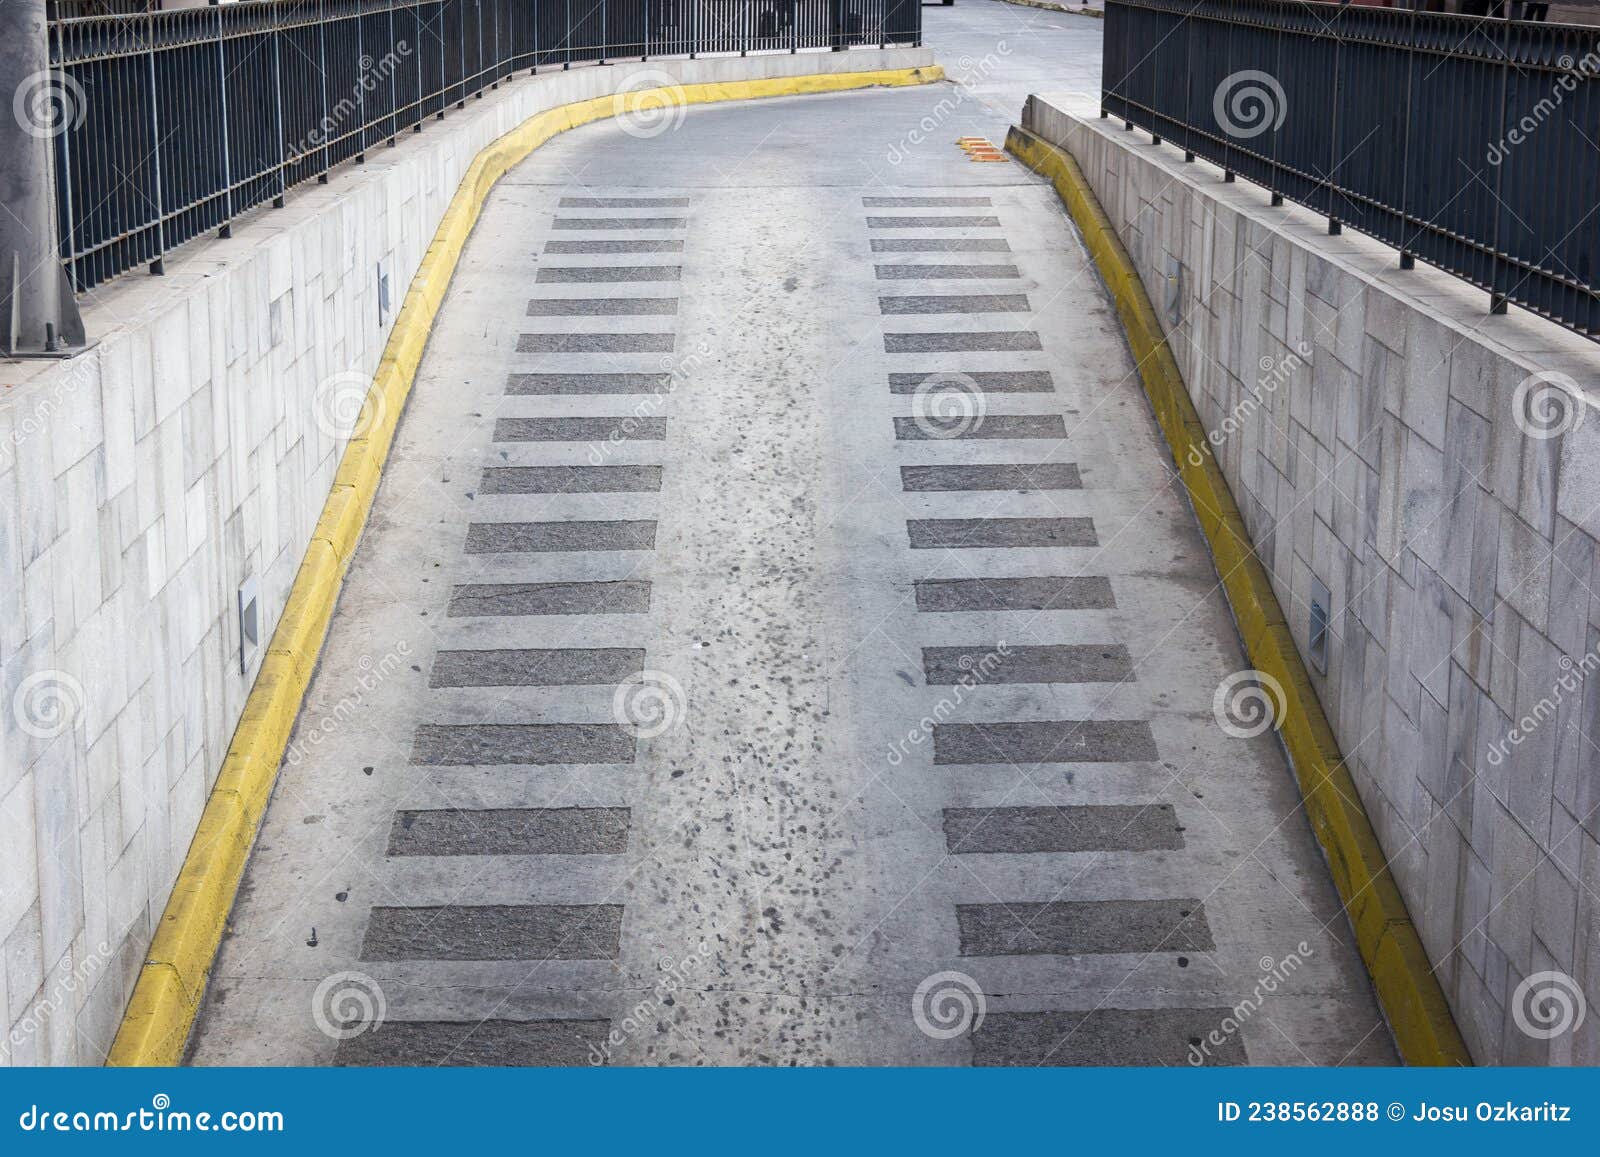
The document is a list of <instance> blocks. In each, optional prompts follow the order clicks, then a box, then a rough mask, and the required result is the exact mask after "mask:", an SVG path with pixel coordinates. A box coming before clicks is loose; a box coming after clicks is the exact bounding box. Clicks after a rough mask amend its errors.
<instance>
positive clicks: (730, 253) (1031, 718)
mask: <svg viewBox="0 0 1600 1157" xmlns="http://www.w3.org/2000/svg"><path fill="white" fill-rule="evenodd" d="M926 15H927V18H928V24H929V33H928V38H929V41H930V43H933V44H934V45H935V46H936V47H939V48H941V52H943V47H944V43H945V41H947V42H948V43H950V44H951V45H952V47H954V46H955V45H956V43H957V41H959V42H960V43H962V44H967V45H970V47H969V48H968V49H967V50H966V55H968V56H970V57H971V58H972V60H973V61H974V67H975V68H976V67H977V62H981V61H982V60H983V59H985V58H986V56H988V55H990V54H992V53H997V52H998V51H999V49H998V47H994V48H990V47H987V46H988V45H995V46H998V45H999V44H1000V43H1001V42H1002V41H1006V39H1007V37H1008V36H1010V35H1012V31H1011V30H1013V29H1020V28H1022V27H1023V26H1024V25H1026V24H1027V23H1028V22H1030V21H1035V20H1040V19H1044V20H1046V21H1054V22H1056V23H1059V24H1063V25H1067V26H1069V27H1068V28H1066V29H1065V30H1064V31H1063V32H1061V33H1056V32H1053V31H1050V30H1046V32H1044V33H1041V35H1040V38H1039V39H1038V40H1037V41H1028V42H1027V44H1026V45H1025V46H1014V47H1012V48H1011V49H1009V50H1008V52H1007V53H1006V54H1005V55H1004V56H1002V57H1001V58H1000V64H999V66H998V67H999V68H1000V69H1017V70H1034V71H1036V72H1038V73H1040V74H1043V73H1045V72H1047V71H1050V70H1051V69H1053V68H1054V64H1053V62H1052V59H1051V58H1049V57H1048V56H1047V55H1046V52H1045V50H1046V49H1048V48H1050V47H1051V46H1052V45H1053V44H1054V43H1055V42H1054V41H1051V40H1049V39H1048V37H1049V36H1056V35H1061V36H1065V37H1068V38H1077V37H1078V36H1080V29H1079V27H1078V26H1079V25H1080V24H1081V25H1084V26H1085V28H1084V29H1083V30H1082V32H1081V35H1088V34H1090V33H1092V34H1093V35H1094V36H1095V37H1096V38H1097V37H1098V26H1097V25H1094V24H1092V23H1091V22H1089V21H1085V20H1082V19H1081V18H1078V17H1069V16H1056V15H1053V14H1048V13H1043V12H1039V11H1037V10H1032V9H1023V8H1014V7H1009V6H1004V5H999V4H982V5H968V6H964V7H963V6H958V7H957V8H956V9H953V10H947V9H938V8H929V9H927V10H926ZM947 18H949V20H950V27H949V28H948V29H947V28H946V27H945V26H944V25H943V24H942V21H944V20H945V19H947ZM941 38H945V41H942V40H941ZM980 49H981V51H980ZM946 64H947V67H948V68H950V70H951V72H952V73H953V74H956V75H962V74H964V73H965V74H967V75H972V73H973V70H972V69H967V70H963V69H962V68H960V67H959V66H954V67H952V63H951V62H950V61H948V60H947V61H946ZM1009 75H1011V74H1010V73H1009V72H1007V73H1002V72H1000V71H995V72H994V73H992V76H993V77H994V79H990V77H991V74H989V73H984V74H982V75H980V76H978V77H977V78H976V79H974V80H973V82H972V83H973V88H971V89H968V90H961V89H958V88H956V87H953V86H950V85H939V86H932V87H929V88H925V89H916V90H904V91H892V92H891V91H882V92H867V93H860V94H849V95H838V96H827V97H808V98H797V99H793V100H782V101H770V102H762V103H752V104H746V105H736V106H726V107H713V108H703V109H695V110H691V111H689V112H688V113H687V114H686V115H683V116H681V117H680V116H677V115H675V114H669V115H668V116H667V117H666V119H664V120H650V119H648V118H646V119H641V120H636V121H617V122H604V123H601V124H597V125H594V126H591V127H588V128H585V129H582V130H578V131H576V132H573V133H571V134H568V135H566V136H563V137H561V138H558V139H557V140H555V141H553V142H551V143H550V144H549V145H547V146H545V147H544V148H542V149H540V150H539V151H538V152H537V153H536V154H535V155H534V156H533V157H532V158H531V159H530V160H529V161H527V162H526V163H525V164H523V165H522V166H521V167H519V168H518V169H517V170H515V171H514V172H513V173H511V174H510V175H508V177H507V178H506V179H505V180H504V181H503V182H502V184H501V186H500V187H499V188H498V189H497V191H496V192H495V194H494V195H493V197H492V198H491V200H490V203H489V205H488V207H487V209H486V211H485V213H484V216H483V219H482V221H481V223H480V225H479V227H478V230H477V232H476V234H475V236H474V238H473V240H472V242H471V244H470V246H469V248H468V251H467V253H466V255H465V258H464V260H463V262H462V265H461V268H460V269H459V271H458V272H457V274H456V278H455V282H454V284H453V285H452V288H451V290H450V293H449V297H448V300H447V302H446V305H445V308H444V310H443V312H442V315H441V319H440V323H439V325H438V327H437V328H436V330H435V333H434V336H433V338H432V342H431V345H430V348H429V352H428V356H427V359H426V361H425V364H424V367H423V371H422V374H421V375H420V377H419V380H418V383H417V387H416V390H415V393H414V395H413V399H412V402H411V405H410V408H409V410H408V412H407V414H406V416H405V419H404V423H403V425H402V427H401V432H400V436H399V439H398V441H397V444H396V451H395V454H394V457H393V458H392V460H391V463H390V466H389V468H388V473H387V475H386V477H385V480H384V483H383V487H382V490H381V492H380V495H379V498H378V503H377V507H376V509H375V512H374V516H373V519H372V522H371V524H370V526H369V528H368V531H367V535H366V539H365V541H364V543H363V546H362V551H361V554H360V555H359V557H358V559H357V562H356V564H355V566H354V567H353V568H352V571H351V575H350V579H349V582H348V585H347V587H346V592H345V595H344V597H343V599H342V601H341V604H340V607H339V611H338V613H337V616H336V619H335V622H334V625H333V630H332V633H331V636H330V638H329V641H328V645H327V648H326V650H325V653H324V657H323V661H322V664H321V668H320V670H319V673H318V675H317V678H316V680H315V682H314V684H313V688H312V692H311V696H310V699H309V700H308V702H307V705H306V708H305V711H304V713H303V715H302V718H301V721H300V724H299V726H298V728H297V733H296V736H295V739H294V741H293V744H292V747H291V759H290V761H289V763H288V765H287V766H286V767H285V769H284V771H283V774H282V777H281V780H280V783H279V786H278V790H277V793H276V796H275V798H274V801H273V804H272V807H271V809H270V811H269V813H268V816H267V820H266V823H265V825H264V828H263V832H262V835H261V838H260V841H259V844H258V847H257V849H256V851H255V854H254V856H253V859H252V863H251V866H250V869H249V872H248V873H247V876H246V881H245V886H244V888H243V890H242V891H241V895H240V898H239V901H238V903H237V905H236V909H235V912H234V916H233V920H232V923H231V928H230V933H229V935H228V937H227V939H226V941H225V944H224V949H223V952H222V955H221V958H220V960H219V964H218V968H217V971H216V973H215V975H214V977H213V981H212V985H211V989H210V992H209V994H208V999H207V1004H206V1009H205V1013H204V1015H203V1017H202V1019H201V1022H200V1025H199V1028H198V1030H197V1035H196V1039H195V1042H194V1046H193V1049H192V1059H193V1061H194V1062H195V1063H201V1064H327V1063H349V1064H377V1063H410V1064H435V1063H438V1064H466V1063H497V1064H543V1063H558V1064H584V1063H612V1064H888V1063H895V1064H1096V1063H1103V1064H1130V1063H1152V1064H1185V1063H1234V1064H1237V1063H1244V1062H1247V1061H1248V1062H1251V1063H1258V1064H1278V1063H1285V1064H1303V1063H1328V1064H1333V1063H1371V1062H1381V1061H1390V1060H1392V1059H1393V1053H1392V1048H1391V1045H1390V1041H1389V1037H1388V1033H1387V1029H1386V1028H1385V1027H1384V1025H1383V1022H1382V1020H1381V1017H1380V1016H1379V1014H1378V1012H1377V1010H1376V1007H1375V1005H1374V1002H1373V1000H1372V997H1371V994H1370V991H1369V987H1368V982H1367V980H1366V976H1365V973H1364V972H1363V970H1362V967H1361V964H1360V961H1359V960H1358V959H1357V957H1356V956H1355V954H1354V952H1353V950H1352V949H1351V947H1350V944H1351V937H1350V933H1349V929H1348V927H1347V926H1346V924H1345V921H1344V917H1343V915H1342V913H1341V911H1340V909H1339V907H1338V905H1337V902H1336V900H1335V897H1334V892H1333V888H1332V886H1331V884H1330V882H1329V880H1328V878H1327V873H1326V869H1325V867H1324V865H1323V864H1322V862H1321V860H1320V857H1319V853H1318V850H1317V848H1316V845H1315V843H1314V841H1313V839H1312V836H1311V833H1310V831H1309V830H1308V829H1307V827H1306V825H1305V822H1304V819H1303V817H1302V816H1301V814H1300V812H1299V810H1298V806H1297V805H1298V802H1299V801H1298V793H1297V791H1296V788H1295V786H1294V783H1293V781H1292V778H1291V776H1290V774H1289V771H1288V769H1287V767H1286V766H1285V762H1284V758H1283V756H1282V754H1281V752H1280V750H1279V748H1278V747H1277V745H1276V744H1275V742H1274V741H1273V739H1272V735H1271V732H1270V730H1267V731H1266V732H1265V733H1264V734H1256V735H1253V736H1250V735H1246V734H1245V733H1246V732H1248V731H1250V730H1253V728H1251V727H1250V726H1249V721H1248V720H1245V721H1244V724H1243V725H1241V724H1240V721H1239V720H1237V719H1233V718H1224V719H1223V720H1222V722H1221V723H1219V719H1218V716H1217V714H1216V713H1215V711H1214V705H1215V702H1216V700H1217V690H1218V688H1219V686H1223V685H1225V684H1226V683H1228V681H1229V680H1230V677H1232V676H1234V674H1235V673H1236V672H1238V671H1240V669H1241V668H1243V667H1244V666H1245V664H1244V661H1243V658H1242V655H1241V652H1240V648H1239V644H1238V641H1237V639H1236V637H1235V635H1234V633H1233V629H1232V624H1231V621H1230V619H1229V617H1228V612H1227V608H1226V605H1225V603H1224V602H1223V599H1222V597H1221V594H1220V593H1219V591H1218V590H1217V588H1216V583H1215V575H1214V573H1213V571H1212V569H1211V565H1210V562H1209V559H1208V556H1207V554H1206V551H1205V547H1204V543H1203V540H1202V539H1201V536H1200V534H1199V532H1198V529H1197V528H1196V526H1195V524H1194V521H1193V517H1192V514H1191V513H1190V511H1189V510H1188V508H1187V506H1186V505H1185V503H1184V501H1183V499H1182V493H1181V489H1180V488H1177V487H1175V486H1174V484H1173V480H1172V479H1171V477H1170V471H1169V469H1168V467H1167V463H1166V459H1165V451H1164V448H1163V445H1162V443H1161V440H1160V438H1159V435H1158V433H1157V431H1156V428H1155V426H1154V423H1153V421H1152V419H1151V417H1150V415H1149V413H1148V410H1147V408H1146V406H1145V403H1144V400H1143V397H1142V394H1141V392H1140V389H1139V385H1138V383H1137V381H1136V380H1135V379H1134V378H1133V377H1132V376H1131V371H1132V366H1131V364H1130V361H1129V358H1128V355H1127V352H1126V349H1125V347H1124V345H1123V342H1122V338H1121V336H1120V332H1119V329H1118V323H1117V320H1116V318H1115V316H1114V315H1113V313H1112V312H1111V310H1110V308H1109V305H1108V302H1107V300H1106V298H1105V297H1104V295H1103V292H1102V290H1101V288H1100V286H1099V284H1098V282H1097V281H1096V280H1095V278H1094V275H1093V272H1092V270H1091V269H1090V267H1089V265H1088V262H1087V258H1086V256H1085V254H1084V252H1083V250H1082V247H1081V245H1080V244H1079V242H1078V240H1077V238H1076V236H1075V235H1074V232H1073V230H1072V227H1071V225H1070V223H1069V222H1068V221H1067V220H1066V219H1065V217H1064V215H1063V214H1062V212H1061V209H1060V206H1059V204H1058V203H1057V202H1056V200H1055V196H1054V193H1053V192H1052V191H1051V190H1050V189H1049V187H1048V186H1046V185H1044V184H1043V183H1042V182H1040V181H1038V180H1037V179H1035V178H1033V177H1032V176H1031V175H1030V174H1028V173H1026V172H1025V171H1023V170H1022V169H1021V168H1020V167H1019V166H1017V165H1015V164H1012V163H1010V162H1008V161H1004V160H1001V161H982V160H974V159H971V157H970V156H969V154H968V152H965V151H963V150H962V149H961V148H958V147H957V144H956V140H957V138H963V137H982V138H987V139H988V140H991V141H993V142H995V143H998V142H1000V141H1001V140H1002V139H1003V136H1004V133H1005V129H1006V126H1007V124H1008V122H1009V119H1010V118H1011V116H1013V115H1014V112H1015V105H1016V104H1019V103H1020V97H1019V98H1018V99H1017V100H1016V101H1015V102H1013V103H1012V104H1011V105H1010V106H1007V104H1006V102H1007V101H1010V100H1011V97H1012V96H1013V95H1014V94H1013V93H1012V92H1011V87H1013V86H1014V83H1015V82H1014V81H1011V80H1005V79H999V78H1000V77H1002V76H1009ZM1018 75H1021V71H1019V72H1018ZM963 93H965V95H961V94H963ZM974 96H975V97H977V98H978V99H973V97H974ZM1223 724H1226V727H1225V726H1224V725H1223Z"/></svg>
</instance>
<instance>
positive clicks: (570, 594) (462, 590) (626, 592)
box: [448, 579, 650, 619]
mask: <svg viewBox="0 0 1600 1157" xmlns="http://www.w3.org/2000/svg"><path fill="white" fill-rule="evenodd" d="M649 610H650V584H649V583H648V582H644V581H641V580H638V579H625V580H623V581H622V582H611V583H468V584H465V585H462V586H458V587H456V588H455V590H453V591H451V592H450V610H449V616H448V617H450V618H452V619H466V618H479V617H485V618H493V617H497V616H500V615H642V614H646V613H647V612H648V611H649Z"/></svg>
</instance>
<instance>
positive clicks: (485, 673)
mask: <svg viewBox="0 0 1600 1157" xmlns="http://www.w3.org/2000/svg"><path fill="white" fill-rule="evenodd" d="M642 670H644V650H643V649H642V648H634V647H549V648H541V649H537V650H497V651H440V652H439V653H438V655H437V656H435V657H434V660H433V673H432V674H431V675H430V677H429V679H428V686H430V687H572V686H588V685H606V684H612V683H621V682H622V681H623V680H624V679H626V678H627V677H628V676H629V675H634V674H637V673H638V672H640V671H642Z"/></svg>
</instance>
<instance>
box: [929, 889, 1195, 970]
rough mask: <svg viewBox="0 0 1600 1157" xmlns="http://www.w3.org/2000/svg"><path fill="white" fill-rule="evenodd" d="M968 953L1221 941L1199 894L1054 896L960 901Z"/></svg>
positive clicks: (1146, 948) (1081, 952) (1078, 952)
mask: <svg viewBox="0 0 1600 1157" xmlns="http://www.w3.org/2000/svg"><path fill="white" fill-rule="evenodd" d="M956 922H957V923H958V924H959V925H960V926H961V955H963V956H1030V955H1034V954H1038V953H1048V954H1050V955H1053V956H1091V955H1103V954H1105V953H1111V952H1183V951H1190V952H1204V951H1208V950H1209V949H1211V948H1213V947H1215V945H1214V944H1213V943H1212V941H1211V928H1210V926H1209V925H1207V924H1206V912H1205V908H1204V907H1203V906H1202V905H1201V903H1200V901H1199V900H1052V901H1050V902H1049V903H1046V904H1022V903H1012V904H957V905H956Z"/></svg>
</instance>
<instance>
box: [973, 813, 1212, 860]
mask: <svg viewBox="0 0 1600 1157" xmlns="http://www.w3.org/2000/svg"><path fill="white" fill-rule="evenodd" d="M944 842H945V846H946V847H947V848H949V849H950V851H951V852H952V853H964V852H1011V853H1031V852H1154V851H1165V850H1171V849H1174V848H1181V847H1183V829H1182V828H1181V827H1179V826H1178V818H1177V816H1176V815H1174V814H1173V811H1172V805H1171V804H1169V803H1157V804H1097V805H1093V806H1090V805H1084V804H1075V805H1072V806H1063V807H996V808H984V807H947V808H945V809H944Z"/></svg>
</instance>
